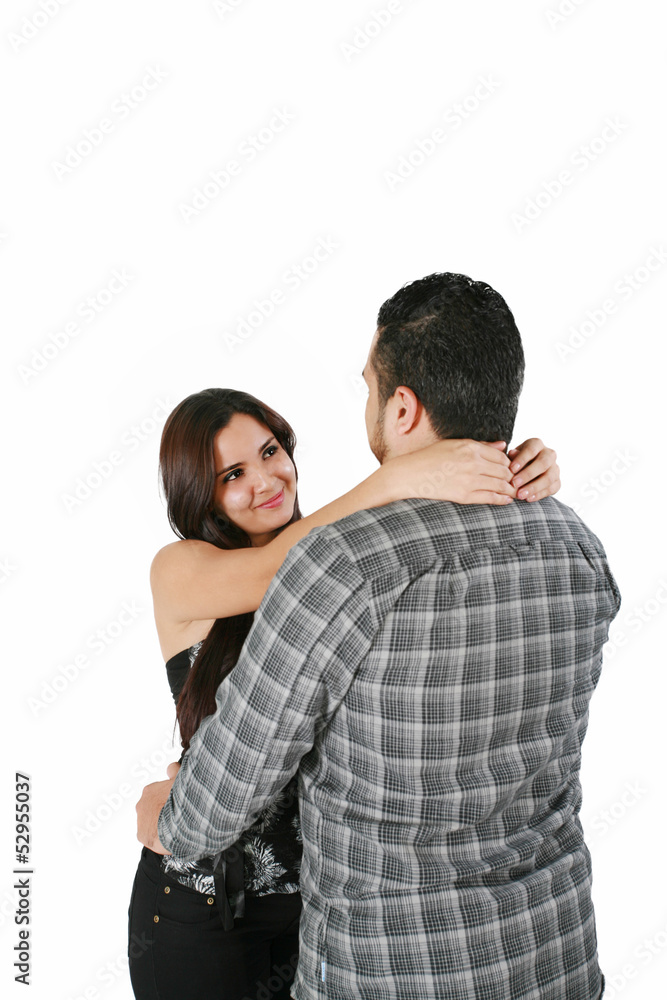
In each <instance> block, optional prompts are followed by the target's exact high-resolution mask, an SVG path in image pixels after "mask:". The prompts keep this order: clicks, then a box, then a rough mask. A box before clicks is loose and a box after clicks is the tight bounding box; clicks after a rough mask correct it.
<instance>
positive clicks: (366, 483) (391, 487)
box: [151, 438, 560, 628]
mask: <svg viewBox="0 0 667 1000" xmlns="http://www.w3.org/2000/svg"><path fill="white" fill-rule="evenodd" d="M536 446H539V447H536ZM503 449H504V442H496V443H494V444H493V445H491V444H484V443H483V442H479V441H470V440H464V441H461V440H445V441H438V442H436V443H435V444H433V445H429V447H427V448H423V449H420V450H419V451H415V452H411V453H410V454H408V455H402V456H400V457H397V458H391V459H387V460H386V461H385V462H384V464H383V465H381V466H380V468H379V469H376V470H375V472H373V473H372V474H371V475H370V476H368V478H367V479H364V480H363V482H361V483H359V485H358V486H355V487H354V489H352V490H350V491H349V492H348V493H345V494H344V495H343V496H341V497H338V498H337V499H336V500H334V501H332V503H329V504H327V505H326V506H325V507H321V508H320V509H319V510H317V511H315V513H314V514H310V515H309V516H308V517H304V518H301V520H300V521H296V522H295V523H294V524H291V525H290V526H289V527H288V528H285V529H284V530H283V531H281V532H280V534H279V535H278V536H277V537H276V538H274V539H273V541H272V542H269V543H268V545H263V546H259V547H257V548H246V549H231V550H229V549H219V548H217V546H215V545H210V544H209V543H208V542H199V541H180V542H172V543H171V544H170V545H166V546H165V547H164V548H163V549H160V551H159V552H158V553H157V555H156V556H155V559H154V560H153V564H152V566H151V587H152V590H153V600H154V604H155V617H156V620H157V622H158V627H160V625H161V624H162V625H163V626H166V627H172V628H173V627H179V626H183V625H185V624H187V623H189V622H192V621H205V620H209V619H214V618H226V617H229V616H230V615H238V614H243V613H245V612H248V611H256V610H257V608H258V607H259V605H260V604H261V602H262V598H263V597H264V594H265V593H266V591H267V589H268V587H269V584H270V583H271V580H272V579H273V577H274V575H275V574H276V573H277V571H278V569H279V568H280V566H281V564H282V562H283V560H284V558H285V556H286V555H287V553H288V551H289V549H290V548H291V547H292V546H293V545H294V544H296V542H297V541H299V539H300V538H303V537H304V535H307V534H308V532H309V531H310V530H311V528H315V527H317V526H319V525H322V524H331V523H332V522H333V521H338V520H340V518H342V517H347V516H348V515H349V514H354V513H355V512H356V511H358V510H365V509H367V508H369V507H381V506H384V505H385V504H388V503H392V502H393V501H395V500H403V499H405V498H406V497H424V498H430V499H436V500H451V501H453V502H455V503H491V504H505V503H509V502H511V500H512V499H513V498H514V497H515V496H516V488H515V486H513V485H512V482H511V480H512V471H514V465H515V464H516V463H517V462H518V463H520V464H521V465H522V467H523V466H526V471H524V473H523V477H524V481H525V482H529V480H528V478H527V477H528V475H529V474H530V469H531V468H534V469H535V471H536V474H537V476H538V477H539V478H538V479H537V480H536V482H538V483H539V484H540V490H542V491H543V490H545V489H548V492H550V493H554V492H556V489H558V488H559V486H560V481H559V480H557V485H555V483H554V481H553V475H552V474H550V473H549V471H548V470H549V466H546V465H545V462H546V459H545V457H544V453H545V451H548V450H547V449H544V446H543V445H542V442H541V441H539V439H537V438H532V439H530V441H527V442H524V444H522V445H520V446H519V448H518V449H514V450H513V451H514V452H516V454H513V458H514V461H513V466H512V471H510V468H509V464H510V459H509V458H508V457H507V456H506V455H505V454H504V451H503ZM551 454H552V455H553V458H554V459H555V452H552V453H551ZM550 464H551V465H552V466H553V462H551V463H550ZM545 469H546V471H544V470H545ZM555 469H556V470H557V469H558V467H557V466H555ZM517 471H518V470H517ZM556 475H557V473H556ZM519 478H521V477H519ZM533 478H534V477H533V476H531V479H533ZM549 481H551V484H552V486H554V485H555V488H549ZM544 495H547V494H544Z"/></svg>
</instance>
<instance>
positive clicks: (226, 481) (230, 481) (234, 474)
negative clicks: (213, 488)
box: [222, 469, 241, 483]
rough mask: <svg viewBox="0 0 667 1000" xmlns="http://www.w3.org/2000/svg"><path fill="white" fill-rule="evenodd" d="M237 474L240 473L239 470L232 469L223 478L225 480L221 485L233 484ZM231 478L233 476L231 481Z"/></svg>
mask: <svg viewBox="0 0 667 1000" xmlns="http://www.w3.org/2000/svg"><path fill="white" fill-rule="evenodd" d="M237 472H239V473H240V472H241V469H232V471H231V472H230V473H229V475H227V476H225V478H224V479H223V480H222V481H223V483H233V482H234V479H236V473H237ZM232 476H234V479H232Z"/></svg>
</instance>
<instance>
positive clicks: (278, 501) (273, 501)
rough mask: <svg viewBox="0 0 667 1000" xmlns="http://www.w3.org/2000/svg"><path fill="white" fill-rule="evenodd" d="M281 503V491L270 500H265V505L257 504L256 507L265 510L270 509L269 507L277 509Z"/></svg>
mask: <svg viewBox="0 0 667 1000" xmlns="http://www.w3.org/2000/svg"><path fill="white" fill-rule="evenodd" d="M282 502H283V491H282V490H281V491H280V493H277V494H276V495H275V496H274V497H272V499H271V500H267V501H266V503H258V504H257V506H258V507H263V508H265V509H267V510H268V509H270V508H271V507H278V506H280V504H281V503H282Z"/></svg>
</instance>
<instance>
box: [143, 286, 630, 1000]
mask: <svg viewBox="0 0 667 1000" xmlns="http://www.w3.org/2000/svg"><path fill="white" fill-rule="evenodd" d="M523 368H524V358H523V350H522V346H521V338H520V336H519V332H518V330H517V328H516V324H515V322H514V317H513V316H512V313H511V312H510V310H509V308H508V307H507V304H506V303H505V301H504V300H503V298H502V297H501V296H500V295H499V294H498V293H497V292H495V291H494V290H493V289H492V288H490V287H489V286H488V285H487V284H485V283H483V282H480V281H473V280H471V279H470V278H468V277H466V276H465V275H461V274H451V273H444V274H432V275H430V276H428V277H426V278H423V279H421V280H418V281H414V282H412V283H411V284H408V285H406V286H404V287H403V288H401V289H400V290H399V291H398V292H397V293H396V294H395V295H394V296H392V297H391V298H390V299H388V300H387V301H386V302H385V303H384V304H383V305H382V307H381V308H380V312H379V315H378V321H377V329H376V332H375V334H374V336H373V339H372V342H371V345H370V350H369V353H368V358H367V361H366V364H365V366H364V370H363V377H364V379H365V381H366V383H367V385H368V393H369V394H368V402H367V405H366V418H365V419H366V431H367V434H368V440H369V443H370V447H371V450H372V451H373V454H374V455H375V457H376V458H377V459H378V461H379V462H380V468H379V469H377V470H376V471H375V472H374V473H373V474H372V475H371V476H369V477H368V478H367V479H366V480H364V481H363V482H362V483H361V484H360V485H358V486H357V487H355V488H354V489H353V490H351V491H350V492H349V493H346V494H345V495H344V496H342V497H340V498H339V499H337V500H334V501H333V502H332V503H330V504H328V505H327V506H326V507H323V508H322V509H321V510H319V511H317V512H316V513H315V514H311V515H310V516H308V517H303V516H302V514H301V511H300V509H299V504H298V498H297V472H296V468H295V466H294V462H293V452H294V446H295V438H294V434H293V432H292V430H291V428H290V426H289V424H287V422H286V421H285V420H284V419H283V418H282V417H281V416H279V414H277V413H276V412H275V411H274V410H272V409H271V408H270V407H268V406H266V405H265V404H264V403H261V402H260V401H259V400H257V399H255V398H254V397H253V396H250V395H248V394H247V393H244V392H237V391H233V390H229V389H209V390H205V391H203V392H199V393H196V394H195V395H192V396H189V397H188V398H187V399H185V400H184V401H183V402H182V403H181V404H179V406H177V407H176V409H175V410H174V411H173V413H172V414H171V415H170V416H169V418H168V420H167V422H166V425H165V428H164V433H163V437H162V443H161V449H160V465H161V473H162V481H163V484H164V489H165V495H166V498H167V504H168V512H169V519H170V523H171V525H172V527H173V528H174V530H175V531H176V533H177V534H178V535H179V537H180V538H181V539H182V540H181V541H178V542H175V543H172V544H171V545H168V546H166V547H165V548H164V549H162V550H161V551H160V552H159V553H158V555H157V556H156V558H155V561H154V563H153V567H152V571H151V583H152V588H153V595H154V601H155V617H156V623H157V628H158V633H159V637H160V644H161V648H162V652H163V655H164V658H165V661H166V665H167V675H168V680H169V683H170V685H171V689H172V692H173V695H174V698H175V700H176V702H177V716H178V721H179V728H180V733H181V737H182V743H183V747H184V752H183V754H182V756H181V760H180V762H179V764H171V765H170V767H169V771H168V775H169V777H168V780H166V781H160V782H154V783H153V784H151V785H148V786H147V787H146V788H145V789H144V792H143V794H142V797H141V800H140V802H139V803H138V805H137V814H138V836H139V840H140V841H141V842H142V843H143V844H144V848H143V851H142V856H141V861H140V863H139V867H138V870H137V874H136V878H135V882H134V888H133V892H132V899H131V903H130V947H129V954H130V972H131V978H132V985H133V989H134V992H135V996H136V997H137V998H139V1000H149V998H150V1000H154V998H160V1000H166V998H173V1000H213V998H220V1000H223V998H224V1000H278V998H286V997H289V996H293V997H295V998H297V1000H316V998H317V1000H324V998H331V1000H343V998H345V1000H394V998H396V1000H431V998H433V1000H435V998H439V1000H440V998H441V1000H486V998H488V1000H597V998H598V997H600V996H601V995H602V991H603V989H604V978H603V976H602V975H601V972H600V968H599V965H598V958H597V945H596V933H595V917H594V912H593V905H592V900H591V863H590V856H589V852H588V849H587V847H586V845H585V843H584V840H583V835H582V828H581V824H580V821H579V808H580V804H581V786H580V781H579V766H580V755H581V744H582V740H583V738H584V734H585V732H586V726H587V721H588V710H589V702H590V698H591V695H592V693H593V690H594V688H595V686H596V683H597V681H598V677H599V674H600V668H601V662H602V646H603V644H604V642H605V640H606V638H607V634H608V629H609V624H610V622H611V620H612V619H613V617H614V616H615V614H616V613H617V611H618V607H619V602H620V597H619V593H618V588H617V586H616V583H615V581H614V578H613V576H612V575H611V572H610V570H609V567H608V565H607V560H606V556H605V552H604V549H603V547H602V545H601V543H600V541H599V540H598V539H597V538H596V536H595V535H593V534H592V532H590V531H589V529H588V528H587V527H586V526H585V525H584V524H583V522H582V521H581V520H580V518H579V517H578V516H577V515H576V514H575V513H574V512H573V511H572V510H571V509H570V508H568V507H566V506H564V505H563V504H561V503H559V502H558V501H557V500H555V499H553V498H552V496H551V494H552V493H554V492H556V490H557V489H558V487H559V485H560V484H559V473H558V467H557V466H556V465H555V455H554V452H553V451H551V450H550V449H547V448H544V447H543V445H542V442H541V441H539V439H534V438H533V439H530V440H529V441H527V442H525V443H524V444H522V445H521V446H519V447H518V448H515V449H512V450H510V451H509V452H507V453H506V446H507V445H506V443H508V442H509V441H510V439H511V435H512V429H513V425H514V420H515V415H516V409H517V403H518V398H519V393H520V390H521V385H522V381H523ZM462 439H463V440H462ZM330 455H331V462H330V468H331V470H332V473H333V472H335V470H336V468H337V466H338V465H339V463H342V462H344V461H345V453H344V442H341V441H340V440H338V439H336V437H335V435H334V437H333V438H332V442H331V452H330ZM533 501H535V502H533ZM255 611H258V613H257V615H256V616H254V612H255Z"/></svg>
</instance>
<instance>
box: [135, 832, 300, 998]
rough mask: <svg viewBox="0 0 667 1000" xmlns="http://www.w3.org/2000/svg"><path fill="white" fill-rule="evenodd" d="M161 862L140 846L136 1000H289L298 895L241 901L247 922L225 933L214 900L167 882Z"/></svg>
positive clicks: (296, 943)
mask: <svg viewBox="0 0 667 1000" xmlns="http://www.w3.org/2000/svg"><path fill="white" fill-rule="evenodd" d="M160 857H161V856H160V855H159V854H155V853H154V852H153V851H149V850H148V848H146V847H144V849H143V851H142V852H141V860H140V862H139V867H138V868H137V874H136V876H135V879H134V887H133V889H132V898H131V900H130V909H129V945H128V957H129V964H130V978H131V980H132V988H133V990H134V995H135V997H136V998H137V1000H289V995H290V986H291V984H292V982H293V980H294V972H295V970H296V964H297V959H298V953H299V917H300V916H301V896H300V894H299V893H273V894H272V895H270V896H258V897H257V896H246V901H245V916H244V917H243V918H241V919H238V920H237V921H236V922H235V925H234V928H233V929H232V930H229V931H225V930H224V929H223V926H222V920H221V918H220V914H219V911H218V907H217V906H216V905H215V901H214V899H213V897H210V896H207V895H206V894H204V893H201V892H196V891H195V890H194V889H189V888H188V887H187V886H184V885H179V884H178V883H176V882H173V881H172V880H171V879H169V878H167V877H166V876H165V875H164V874H163V873H162V870H161V867H160ZM209 899H210V900H211V902H210V903H209V902H208V900H209Z"/></svg>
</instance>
